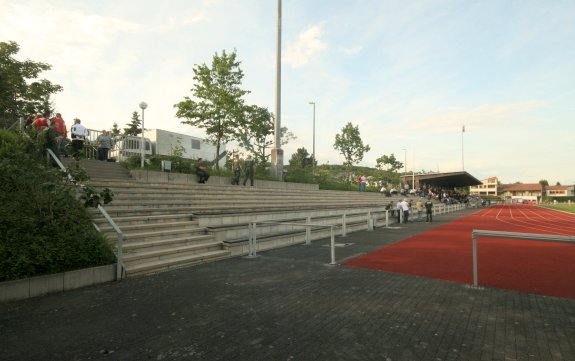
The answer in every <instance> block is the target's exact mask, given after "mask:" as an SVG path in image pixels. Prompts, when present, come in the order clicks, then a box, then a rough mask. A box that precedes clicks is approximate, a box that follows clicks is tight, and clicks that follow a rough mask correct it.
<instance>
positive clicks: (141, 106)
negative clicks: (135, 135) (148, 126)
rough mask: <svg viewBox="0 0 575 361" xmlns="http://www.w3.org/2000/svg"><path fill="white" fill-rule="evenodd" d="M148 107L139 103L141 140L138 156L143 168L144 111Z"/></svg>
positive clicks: (143, 103)
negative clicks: (140, 110) (139, 155)
mask: <svg viewBox="0 0 575 361" xmlns="http://www.w3.org/2000/svg"><path fill="white" fill-rule="evenodd" d="M147 107H148V104H147V103H146V102H141V103H140V109H142V140H141V143H140V154H141V164H140V166H141V167H142V168H144V145H145V144H144V110H146V108H147Z"/></svg>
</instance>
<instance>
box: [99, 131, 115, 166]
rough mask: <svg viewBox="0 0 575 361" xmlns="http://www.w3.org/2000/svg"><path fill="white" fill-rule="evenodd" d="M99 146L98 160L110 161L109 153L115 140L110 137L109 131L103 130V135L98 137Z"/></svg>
mask: <svg viewBox="0 0 575 361" xmlns="http://www.w3.org/2000/svg"><path fill="white" fill-rule="evenodd" d="M96 142H97V144H98V159H99V160H101V161H104V162H105V161H108V153H109V152H110V149H112V144H113V143H114V140H113V139H112V137H111V136H110V133H108V131H107V130H105V129H104V130H102V133H101V134H100V135H99V136H98V139H97V140H96Z"/></svg>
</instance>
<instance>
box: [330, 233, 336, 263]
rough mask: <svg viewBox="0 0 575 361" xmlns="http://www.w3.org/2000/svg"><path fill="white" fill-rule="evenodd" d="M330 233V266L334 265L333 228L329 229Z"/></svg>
mask: <svg viewBox="0 0 575 361" xmlns="http://www.w3.org/2000/svg"><path fill="white" fill-rule="evenodd" d="M330 233H331V242H330V245H331V263H330V264H332V265H334V264H335V235H334V229H333V226H331V227H330Z"/></svg>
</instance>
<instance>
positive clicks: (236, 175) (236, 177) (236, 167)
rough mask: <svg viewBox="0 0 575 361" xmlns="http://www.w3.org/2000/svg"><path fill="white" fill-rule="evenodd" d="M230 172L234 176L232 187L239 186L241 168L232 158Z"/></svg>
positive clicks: (236, 160)
mask: <svg viewBox="0 0 575 361" xmlns="http://www.w3.org/2000/svg"><path fill="white" fill-rule="evenodd" d="M232 172H233V174H234V176H233V178H232V185H236V186H239V185H240V176H241V174H242V168H241V167H240V160H239V159H237V158H234V161H233V163H232Z"/></svg>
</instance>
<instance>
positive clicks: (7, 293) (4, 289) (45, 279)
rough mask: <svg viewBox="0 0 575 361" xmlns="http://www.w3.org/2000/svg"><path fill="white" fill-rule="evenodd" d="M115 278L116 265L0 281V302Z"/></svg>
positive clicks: (99, 282) (61, 290)
mask: <svg viewBox="0 0 575 361" xmlns="http://www.w3.org/2000/svg"><path fill="white" fill-rule="evenodd" d="M115 280H116V265H115V264H112V265H107V266H100V267H93V268H85V269H81V270H76V271H69V272H63V273H56V274H52V275H46V276H38V277H32V278H25V279H21V280H14V281H8V282H1V283H0V302H8V301H16V300H23V299H26V298H32V297H38V296H43V295H47V294H49V293H55V292H63V291H68V290H73V289H77V288H81V287H86V286H92V285H97V284H101V283H107V282H112V281H115Z"/></svg>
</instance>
